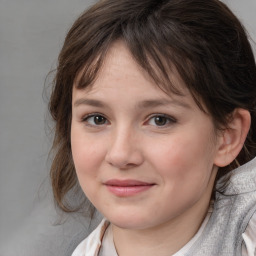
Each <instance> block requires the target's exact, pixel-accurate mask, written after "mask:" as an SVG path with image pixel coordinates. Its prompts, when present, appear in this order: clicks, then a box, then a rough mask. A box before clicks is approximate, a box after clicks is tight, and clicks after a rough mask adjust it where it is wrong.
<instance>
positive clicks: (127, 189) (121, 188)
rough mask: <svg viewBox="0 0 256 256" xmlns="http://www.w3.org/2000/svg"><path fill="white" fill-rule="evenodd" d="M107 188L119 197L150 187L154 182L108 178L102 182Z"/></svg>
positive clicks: (140, 191)
mask: <svg viewBox="0 0 256 256" xmlns="http://www.w3.org/2000/svg"><path fill="white" fill-rule="evenodd" d="M104 185H105V186H106V187H107V189H108V190H109V191H110V192H111V193H112V194H114V195H116V196H119V197H129V196H134V195H137V194H140V193H142V192H145V191H147V190H149V189H151V188H152V187H153V186H155V185H156V184H154V183H148V182H144V181H138V180H117V179H113V180H108V181H107V182H105V183H104Z"/></svg>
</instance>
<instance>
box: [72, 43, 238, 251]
mask: <svg viewBox="0 0 256 256" xmlns="http://www.w3.org/2000/svg"><path fill="white" fill-rule="evenodd" d="M171 77H172V80H173V83H175V85H176V86H178V87H179V88H180V90H181V91H182V93H183V96H178V95H170V94H169V95H167V94H166V93H164V92H163V91H161V90H160V89H159V88H158V87H157V86H156V85H155V84H154V82H153V81H152V80H151V79H150V78H149V76H148V75H147V74H146V73H145V72H144V71H143V70H142V69H141V68H140V67H139V66H138V64H137V63H136V62H135V61H134V60H133V58H132V57H131V55H130V53H129V51H128V50H127V48H126V47H125V45H124V44H123V43H122V42H120V41H119V42H116V43H114V44H113V45H112V47H111V48H110V49H109V51H108V54H107V56H106V59H105V62H104V66H103V67H102V70H101V71H100V73H99V76H98V78H97V80H96V81H95V83H94V84H93V86H92V87H90V88H87V89H84V90H81V89H76V87H75V86H74V89H73V103H72V125H71V146H72V154H73V159H74V164H75V168H76V171H77V176H78V179H79V182H80V185H81V187H82V189H83V191H84V193H85V194H86V196H87V197H88V198H89V200H90V201H91V202H92V203H93V204H94V206H95V207H96V208H97V209H98V210H99V211H100V212H101V213H102V214H103V215H104V216H105V217H106V218H107V219H108V220H110V222H111V223H112V228H113V235H114V242H115V246H116V249H117V251H118V254H119V255H121V256H125V255H147V256H149V255H171V254H172V253H175V252H176V251H178V250H179V249H180V248H181V247H182V246H183V245H184V244H186V243H187V242H188V241H189V240H190V239H191V238H192V237H193V235H194V234H195V233H196V231H197V230H198V228H199V227H200V225H201V223H202V221H203V219H204V217H205V215H206V213H207V209H208V207H209V201H210V197H211V192H212V189H213V184H214V179H215V176H216V173H217V169H218V167H217V166H216V165H219V166H221V165H224V164H226V162H228V161H230V159H227V157H224V156H223V155H224V154H225V153H226V152H227V150H226V148H225V147H224V145H225V142H226V140H225V137H226V138H227V141H228V143H227V144H228V145H229V147H231V145H232V142H233V137H234V136H233V135H232V134H231V135H230V136H229V135H225V134H224V133H223V134H222V135H218V136H217V135H216V132H215V130H214V125H213V122H212V120H211V118H210V117H209V116H208V115H207V114H205V113H204V112H202V111H201V110H200V109H199V108H198V106H197V105H196V103H195V102H194V100H193V98H192V96H191V95H190V93H189V92H188V90H187V89H186V88H185V86H184V84H183V81H182V79H180V78H179V76H178V75H177V74H175V73H172V74H171ZM232 136H233V137H232ZM238 144H239V143H238ZM240 144H241V143H240ZM240 144H239V146H240ZM238 152H239V151H238ZM235 155H236V152H233V155H232V157H231V158H233V157H234V156H235ZM225 161H226V162H225ZM113 179H115V180H116V179H117V180H119V181H126V180H136V181H140V182H145V183H147V184H150V185H149V186H148V188H147V189H145V190H142V191H140V192H138V193H135V194H129V193H126V192H124V193H123V194H122V193H121V194H115V193H113V192H111V191H110V189H109V186H107V185H106V183H107V182H109V181H110V180H113ZM124 190H125V189H124ZM125 191H127V189H126V190H125ZM167 238H168V239H167ZM131 244H132V246H131Z"/></svg>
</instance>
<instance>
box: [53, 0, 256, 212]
mask: <svg viewBox="0 0 256 256" xmlns="http://www.w3.org/2000/svg"><path fill="white" fill-rule="evenodd" d="M119 39H121V40H122V41H123V42H124V43H125V44H126V45H127V47H128V49H129V50H130V52H131V54H132V56H133V57H134V58H135V60H136V61H137V62H138V63H139V64H140V65H141V67H142V68H144V69H145V70H146V71H147V72H148V73H149V75H151V77H152V78H153V79H154V81H155V82H156V84H157V85H158V86H159V87H160V88H161V89H163V90H165V91H167V92H168V91H170V90H171V91H172V92H175V93H179V92H178V91H177V89H176V88H175V85H174V84H172V83H171V81H170V79H169V75H168V74H169V71H170V69H171V67H172V65H174V66H175V68H176V69H177V71H178V73H179V75H180V76H181V77H182V79H183V80H184V82H185V84H186V86H187V87H188V89H189V90H190V92H191V94H192V95H193V97H194V99H195V101H196V103H197V104H198V106H199V107H200V108H201V109H202V111H205V110H207V112H208V113H209V114H210V115H211V116H212V118H213V120H214V123H215V125H216V127H217V128H220V127H221V126H222V127H223V126H227V124H228V118H229V117H230V114H231V113H232V112H233V111H234V109H235V108H244V109H247V110H248V111H249V112H250V114H251V120H252V123H251V128H250V131H249V133H248V136H247V138H246V141H245V145H244V148H243V149H242V151H241V152H240V154H239V155H238V157H237V158H236V159H235V161H234V162H233V163H231V164H230V165H229V166H227V167H224V168H220V171H219V176H221V175H223V174H224V173H226V172H229V171H230V170H231V169H233V168H234V167H237V163H239V164H244V163H246V162H247V161H249V160H250V159H252V158H253V157H254V156H255V155H256V146H255V145H256V66H255V60H254V57H253V53H252V49H251V46H250V43H249V42H248V39H247V35H246V33H245V31H244V28H243V26H242V25H241V23H240V22H239V20H238V19H237V18H236V17H235V16H234V14H233V13H232V12H231V11H230V10H229V9H228V7H227V6H226V5H224V4H223V3H222V2H220V1H218V0H207V1H205V0H162V1H161V0H140V1H138V0H104V1H100V2H98V3H97V4H95V5H94V6H92V7H91V8H90V9H89V10H87V11H86V12H84V13H83V14H82V15H81V16H80V17H79V18H78V19H77V20H76V21H75V23H74V24H73V26H72V27H71V29H70V31H69V32H68V34H67V36H66V39H65V42H64V45H63V48H62V50H61V52H60V55H59V59H58V66H57V73H56V77H55V80H54V88H53V92H52V95H51V99H50V103H49V109H50V113H51V115H52V118H53V119H54V121H55V124H56V126H55V137H54V142H53V153H54V159H53V163H52V167H51V179H52V187H53V191H54V197H55V199H56V201H57V204H58V205H59V206H60V207H61V208H62V209H63V210H64V211H70V210H72V209H71V208H72V207H70V205H68V204H67V202H66V201H65V198H66V194H67V193H68V192H70V191H72V189H73V188H74V187H76V185H77V184H78V181H77V177H76V173H75V169H74V164H73V161H72V153H71V145H70V126H71V108H72V106H71V102H72V87H73V84H74V80H75V79H77V74H78V73H79V72H83V75H82V77H81V78H80V79H79V81H78V88H85V87H86V86H91V85H93V81H94V80H95V79H96V78H97V74H98V71H99V69H100V67H101V65H102V63H103V61H104V56H105V54H106V52H107V50H108V49H109V47H110V46H111V44H112V43H113V42H114V41H116V40H119ZM200 102H202V103H203V104H201V103H200ZM203 106H204V107H203Z"/></svg>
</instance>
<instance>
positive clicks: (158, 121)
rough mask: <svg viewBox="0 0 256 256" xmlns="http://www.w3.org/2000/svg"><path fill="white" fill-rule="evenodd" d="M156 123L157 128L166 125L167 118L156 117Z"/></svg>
mask: <svg viewBox="0 0 256 256" xmlns="http://www.w3.org/2000/svg"><path fill="white" fill-rule="evenodd" d="M154 121H155V124H156V125H157V126H163V125H166V123H167V122H168V120H167V118H166V117H164V116H156V117H154Z"/></svg>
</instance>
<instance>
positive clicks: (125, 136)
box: [106, 125, 142, 168]
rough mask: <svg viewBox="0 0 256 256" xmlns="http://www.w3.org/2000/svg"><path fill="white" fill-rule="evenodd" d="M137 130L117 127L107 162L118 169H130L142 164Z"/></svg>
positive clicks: (113, 134)
mask: <svg viewBox="0 0 256 256" xmlns="http://www.w3.org/2000/svg"><path fill="white" fill-rule="evenodd" d="M137 140H138V132H137V131H136V129H134V128H132V127H130V126H128V125H123V126H119V127H116V128H115V129H114V130H113V132H112V134H111V139H110V143H109V147H108V152H107V155H106V160H107V161H108V162H109V163H110V164H111V165H113V166H116V167H117V168H128V167H131V166H135V165H139V164H140V163H141V162H142V152H141V150H140V148H139V144H138V141H137Z"/></svg>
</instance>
